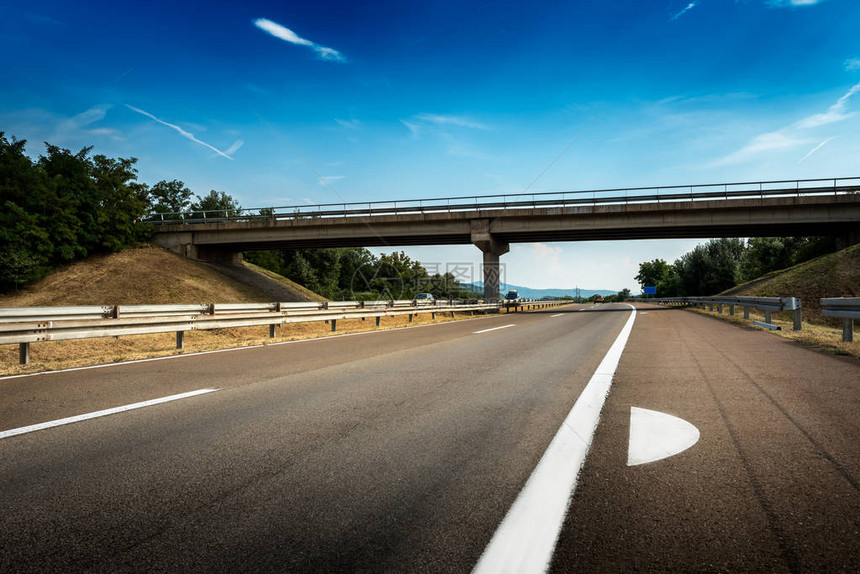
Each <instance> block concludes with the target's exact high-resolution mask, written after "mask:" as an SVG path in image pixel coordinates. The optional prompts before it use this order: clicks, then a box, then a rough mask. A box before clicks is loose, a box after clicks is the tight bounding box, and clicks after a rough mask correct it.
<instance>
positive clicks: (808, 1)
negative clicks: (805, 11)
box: [767, 0, 824, 8]
mask: <svg viewBox="0 0 860 574" xmlns="http://www.w3.org/2000/svg"><path fill="white" fill-rule="evenodd" d="M822 2H824V0H767V5H768V6H770V7H772V8H791V7H795V6H815V5H816V4H821V3H822Z"/></svg>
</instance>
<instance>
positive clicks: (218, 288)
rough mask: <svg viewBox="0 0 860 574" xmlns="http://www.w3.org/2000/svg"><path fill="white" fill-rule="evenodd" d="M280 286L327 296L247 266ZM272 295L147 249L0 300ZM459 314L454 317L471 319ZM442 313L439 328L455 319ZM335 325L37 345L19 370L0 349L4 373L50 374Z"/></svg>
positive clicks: (71, 270) (318, 332)
mask: <svg viewBox="0 0 860 574" xmlns="http://www.w3.org/2000/svg"><path fill="white" fill-rule="evenodd" d="M246 266H247V267H249V268H252V269H254V270H256V271H258V272H260V273H262V274H263V275H265V276H267V277H269V278H270V279H272V280H273V281H276V282H277V283H278V284H279V285H281V286H286V287H288V288H289V289H291V290H293V291H295V292H297V293H298V294H299V295H300V296H302V298H304V299H308V300H324V299H323V298H322V297H320V296H319V295H317V294H316V293H313V292H312V291H309V290H307V289H305V288H304V287H301V286H300V285H297V284H295V283H293V282H292V281H289V280H288V279H285V278H283V277H281V276H279V275H276V274H273V273H271V272H268V271H265V270H262V269H260V268H259V267H256V266H251V265H250V264H246ZM268 292H269V291H267V290H265V289H255V288H254V287H253V286H250V285H246V284H242V283H240V282H237V281H234V280H233V279H231V278H229V277H227V276H225V275H223V274H221V273H219V272H218V270H217V267H212V266H209V265H205V264H202V263H199V262H196V261H192V260H189V259H186V258H184V257H180V256H178V255H175V254H173V253H171V252H169V251H166V250H164V249H161V248H160V247H153V246H143V247H138V248H135V249H128V250H126V251H123V252H121V253H115V254H112V255H104V256H98V257H91V258H89V259H87V260H85V261H80V262H78V263H75V264H73V265H70V266H68V267H67V268H65V269H61V270H58V271H55V272H54V273H52V274H51V275H49V276H48V277H46V278H45V279H44V280H42V281H40V282H39V283H37V284H34V285H31V286H28V287H26V288H24V289H21V290H20V291H18V292H17V293H12V294H6V295H0V307H42V306H70V305H120V304H126V305H132V304H145V303H149V304H161V305H168V304H179V303H245V302H266V301H270V300H271V299H270V298H269V297H268V296H267V293H268ZM468 316H469V315H466V314H457V316H456V318H457V319H461V318H464V317H468ZM451 320H453V319H452V318H451V316H450V315H448V316H443V315H441V314H437V316H436V320H435V322H437V323H438V322H443V321H451ZM430 322H434V321H433V320H432V319H431V316H430V315H429V314H426V315H418V316H417V317H415V319H414V322H413V323H411V324H413V325H421V324H426V323H430ZM375 324H376V322H375V320H373V319H368V320H366V321H362V320H360V319H355V320H349V321H345V320H339V321H338V322H337V333H339V334H340V333H355V332H361V331H372V330H375V329H376V327H375ZM408 324H410V323H409V319H408V317H406V316H401V317H384V318H383V319H382V325H381V327H380V328H382V329H391V328H396V327H403V326H406V325H408ZM330 334H331V327H330V325H328V324H326V323H324V322H322V321H319V322H313V323H295V324H291V325H285V326H282V327H280V328H278V329H277V330H276V337H275V338H274V339H270V338H269V336H268V327H245V328H237V329H219V330H216V331H189V332H187V333H186V335H185V349H183V350H181V351H180V350H177V349H176V337H175V334H174V333H163V334H157V335H134V336H128V337H123V338H121V339H116V338H113V337H108V338H101V339H82V340H77V341H50V342H44V343H33V345H32V348H31V363H30V364H29V365H27V366H21V365H19V364H18V346H17V345H0V375H15V374H23V373H34V372H40V371H53V370H58V369H66V368H72V367H80V366H86V365H99V364H105V363H113V362H121V361H132V360H138V359H149V358H153V357H162V356H169V355H177V354H188V353H196V352H201V351H210V350H215V349H226V348H232V347H244V346H251V345H265V344H269V343H272V342H281V341H290V340H298V339H308V338H314V337H324V336H328V335H330Z"/></svg>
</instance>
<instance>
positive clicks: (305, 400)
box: [0, 307, 629, 572]
mask: <svg viewBox="0 0 860 574" xmlns="http://www.w3.org/2000/svg"><path fill="white" fill-rule="evenodd" d="M559 312H560V311H559V310H557V309H556V310H553V312H552V313H550V312H544V313H523V314H516V315H510V316H507V315H503V316H497V317H489V318H486V319H480V320H474V321H463V322H456V323H447V324H440V325H436V326H430V327H419V328H412V329H404V330H399V331H382V332H377V333H374V334H365V335H354V336H343V337H336V338H330V339H326V340H319V341H308V342H302V343H293V344H286V345H279V346H269V347H265V348H257V349H249V350H242V351H232V352H226V353H216V354H208V355H200V356H196V357H187V358H181V359H172V360H165V361H152V362H144V363H137V364H130V365H124V366H117V367H110V368H104V369H95V370H82V371H73V372H68V373H57V374H47V375H42V376H37V377H28V378H20V379H11V380H6V381H0V393H2V395H0V396H2V401H0V402H2V412H0V414H2V419H0V420H2V421H3V422H2V427H3V429H8V428H17V427H20V426H24V425H30V424H34V423H37V422H43V421H46V420H52V419H56V418H61V417H66V416H71V415H75V414H79V413H84V412H91V411H96V410H99V409H104V408H108V407H113V406H118V405H123V404H129V403H133V402H137V401H141V400H146V399H151V398H157V397H162V396H167V395H172V394H175V393H181V392H184V391H190V390H195V389H201V388H210V387H214V388H218V389H221V390H219V391H218V392H215V393H211V394H207V395H203V396H198V397H193V398H189V399H185V400H182V401H176V402H172V403H168V404H163V405H158V406H153V407H147V408H144V409H139V410H135V411H130V412H125V413H120V414H116V415H112V416H108V417H104V418H99V419H94V420H89V421H85V422H80V423H76V424H72V425H66V426H61V427H56V428H51V429H47V430H42V431H38V432H34V433H30V434H25V435H19V436H14V437H10V438H6V439H2V440H0V453H2V454H0V491H2V493H3V496H2V501H0V548H2V552H0V571H16V572H21V571H45V570H53V571H59V570H62V571H73V570H99V571H112V572H115V571H128V570H138V571H139V570H147V571H159V570H160V571H236V570H239V569H243V570H249V571H278V572H285V571H315V572H321V571H362V570H364V571H380V570H400V571H403V570H434V571H459V572H463V571H469V570H470V569H471V568H472V567H473V566H474V564H475V563H476V562H477V559H478V557H479V556H480V554H481V552H482V551H483V549H484V547H485V546H486V544H487V542H488V541H489V539H490V538H491V537H492V535H493V532H494V530H495V528H496V526H497V525H498V523H499V522H500V521H501V519H502V518H503V517H504V515H505V513H506V512H507V510H508V508H509V507H510V505H511V503H512V502H513V500H514V499H515V498H516V496H517V494H518V492H519V490H520V489H521V488H522V485H523V484H524V482H525V481H526V479H527V478H528V476H529V474H530V473H531V471H532V470H533V468H534V466H535V465H536V464H537V461H538V460H539V459H540V457H541V455H542V453H543V451H544V450H545V449H546V447H547V445H548V444H549V442H550V440H551V439H552V437H553V435H554V434H555V432H556V430H557V429H558V427H559V425H560V424H561V421H562V420H564V417H565V415H566V414H567V412H568V411H569V410H570V408H571V407H572V405H573V403H574V401H575V400H576V398H577V396H578V395H579V393H580V391H581V389H582V388H583V387H584V386H585V384H586V383H587V382H588V380H589V378H590V377H591V375H592V374H593V372H594V370H595V368H596V367H597V365H598V364H599V362H600V360H601V359H602V357H603V355H604V354H605V352H606V350H607V349H608V348H609V346H610V345H611V344H612V342H613V341H614V339H615V337H616V335H617V334H618V332H619V330H620V329H621V326H622V325H623V323H624V322H625V321H626V320H627V318H628V316H629V309H625V308H623V307H621V308H619V310H618V312H601V313H594V312H570V313H565V314H563V315H561V316H554V315H558V313H559ZM510 324H513V325H514V326H513V327H507V328H504V329H499V330H495V331H489V332H485V333H479V334H475V333H474V332H475V331H479V330H484V329H490V328H493V327H498V326H504V325H510ZM3 429H0V430H3Z"/></svg>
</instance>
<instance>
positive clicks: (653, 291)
mask: <svg viewBox="0 0 860 574" xmlns="http://www.w3.org/2000/svg"><path fill="white" fill-rule="evenodd" d="M645 294H646V295H656V294H657V287H645Z"/></svg>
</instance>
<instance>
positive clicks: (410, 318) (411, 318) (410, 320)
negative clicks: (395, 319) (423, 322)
mask: <svg viewBox="0 0 860 574" xmlns="http://www.w3.org/2000/svg"><path fill="white" fill-rule="evenodd" d="M414 318H415V315H413V314H412V313H409V322H410V323H411V322H412V320H413V319H414Z"/></svg>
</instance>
